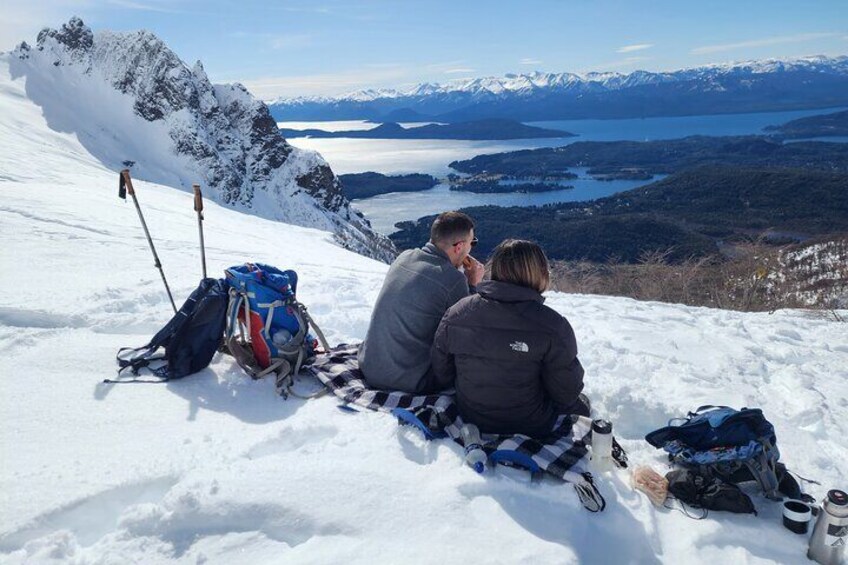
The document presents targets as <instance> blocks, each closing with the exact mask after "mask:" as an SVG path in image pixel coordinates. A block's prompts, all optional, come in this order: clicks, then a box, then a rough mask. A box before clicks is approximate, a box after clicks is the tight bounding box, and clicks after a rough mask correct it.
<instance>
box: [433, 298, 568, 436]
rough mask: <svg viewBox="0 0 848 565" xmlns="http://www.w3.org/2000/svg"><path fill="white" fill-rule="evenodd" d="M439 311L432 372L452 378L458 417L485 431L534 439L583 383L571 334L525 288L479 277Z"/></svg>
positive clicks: (563, 322) (562, 321)
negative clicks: (472, 291)
mask: <svg viewBox="0 0 848 565" xmlns="http://www.w3.org/2000/svg"><path fill="white" fill-rule="evenodd" d="M477 291H478V294H477V295H474V296H470V297H468V298H465V299H463V300H461V301H460V302H458V303H457V304H456V305H454V306H453V307H452V308H451V309H450V310H448V312H447V313H446V314H445V317H444V318H443V319H442V323H441V325H440V326H439V330H438V331H437V333H436V340H435V343H434V346H433V356H432V360H433V370H434V371H435V372H436V374H441V375H449V376H455V379H456V381H455V382H456V391H457V404H458V406H459V410H460V414H461V415H462V417H463V419H464V420H466V421H469V422H472V423H474V424H476V425H477V426H478V427H479V428H480V430H481V431H483V432H489V433H522V434H525V435H529V436H535V437H542V436H544V435H546V434H547V433H548V432H550V430H551V428H552V426H553V424H554V421H555V420H556V416H557V415H558V413H559V412H560V411H561V410H562V409H563V407H568V406H571V405H572V404H573V403H574V402H575V401H576V400H577V398H578V395H579V393H580V391H581V390H582V388H583V368H582V367H581V366H580V362H579V361H578V360H577V345H576V342H575V339H574V332H573V331H572V329H571V326H570V325H569V323H568V321H567V320H565V318H563V317H562V316H560V315H559V314H558V313H557V312H555V311H554V310H552V309H550V308H548V307H546V306H544V305H543V304H542V303H543V301H544V298H543V297H542V296H541V294H539V292H537V291H536V290H533V289H532V288H527V287H525V286H520V285H515V284H510V283H507V282H499V281H485V282H483V283H481V284H480V285H479V286H478V287H477Z"/></svg>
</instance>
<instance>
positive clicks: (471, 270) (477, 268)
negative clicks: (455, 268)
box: [462, 255, 485, 286]
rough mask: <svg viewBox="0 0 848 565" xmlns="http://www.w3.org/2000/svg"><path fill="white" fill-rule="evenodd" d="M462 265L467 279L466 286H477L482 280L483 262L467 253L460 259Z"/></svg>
mask: <svg viewBox="0 0 848 565" xmlns="http://www.w3.org/2000/svg"><path fill="white" fill-rule="evenodd" d="M462 267H463V269H465V277H466V278H467V279H468V286H477V285H478V284H480V281H482V280H483V271H484V270H485V267H483V263H481V262H480V261H478V260H477V259H475V258H474V257H472V256H471V255H469V256H468V257H466V258H465V259H464V260H463V261H462Z"/></svg>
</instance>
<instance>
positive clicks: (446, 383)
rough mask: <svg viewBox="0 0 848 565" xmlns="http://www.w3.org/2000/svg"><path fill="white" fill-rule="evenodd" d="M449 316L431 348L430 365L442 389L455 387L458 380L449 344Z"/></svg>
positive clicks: (442, 324) (439, 328)
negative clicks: (455, 381)
mask: <svg viewBox="0 0 848 565" xmlns="http://www.w3.org/2000/svg"><path fill="white" fill-rule="evenodd" d="M446 319H447V314H445V317H443V318H442V321H441V322H439V327H438V328H437V329H436V336H435V338H434V339H433V347H431V348H430V364H431V365H432V367H433V374H434V375H435V377H436V382H437V383H438V385H439V387H440V388H443V389H444V388H448V387H450V386H453V382H454V380H455V379H456V365H454V358H453V354H451V353H450V349H449V345H450V344H449V342H448V324H447V323H446V322H445V320H446Z"/></svg>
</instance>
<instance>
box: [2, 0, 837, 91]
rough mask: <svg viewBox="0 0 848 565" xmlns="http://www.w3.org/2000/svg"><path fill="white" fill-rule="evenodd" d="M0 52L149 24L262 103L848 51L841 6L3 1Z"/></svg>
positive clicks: (739, 0)
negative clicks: (519, 76) (81, 30)
mask: <svg viewBox="0 0 848 565" xmlns="http://www.w3.org/2000/svg"><path fill="white" fill-rule="evenodd" d="M2 3H3V18H2V22H0V49H2V50H7V49H10V48H12V47H13V46H14V45H15V44H17V43H19V42H20V41H22V40H27V41H29V42H33V41H34V39H35V35H36V33H37V32H38V30H39V29H40V28H42V27H45V26H49V27H58V26H59V25H61V24H62V23H63V22H65V21H67V20H68V19H69V18H70V17H71V16H73V15H78V16H80V17H82V18H83V20H85V22H86V23H87V24H88V25H89V26H91V27H92V28H93V29H95V30H98V29H112V30H135V29H140V28H145V29H149V30H151V31H153V32H154V33H156V34H157V35H159V36H160V37H161V38H162V39H164V40H165V42H166V43H167V44H168V45H169V46H170V47H171V48H172V49H174V50H175V51H176V52H177V54H178V55H179V56H180V57H181V58H182V59H183V60H185V61H186V62H188V63H189V64H192V63H193V62H194V61H195V60H197V59H200V60H201V61H203V64H204V66H205V68H206V71H207V73H208V74H209V76H210V78H211V79H212V80H213V81H215V82H233V81H239V82H242V83H244V84H245V85H247V86H248V88H250V89H251V91H253V92H254V93H255V94H256V95H258V96H260V97H261V98H264V99H270V98H273V97H276V96H298V95H312V94H322V95H333V94H340V93H344V92H348V91H351V90H356V89H360V88H373V87H404V86H409V85H411V84H415V83H419V82H445V81H448V80H451V79H455V78H466V77H472V76H489V75H502V74H505V73H509V72H517V73H520V72H528V71H533V70H541V71H550V72H562V71H570V72H578V73H583V72H587V71H593V70H594V71H620V72H630V71H633V70H636V69H646V70H652V71H655V70H673V69H678V68H684V67H692V66H698V65H703V64H710V63H721V62H726V61H734V60H746V59H761V58H771V57H795V56H803V55H818V54H823V55H845V54H848V0H826V1H825V0H822V1H815V0H807V1H796V2H784V1H781V0H770V1H746V0H736V1H724V0H717V1H708V2H707V1H704V2H690V1H688V0H682V1H681V0H677V1H673V2H670V1H651V0H641V1H611V0H596V1H591V0H561V1H554V0H523V1H521V2H506V1H504V2H498V1H496V0H489V1H477V0H474V1H470V0H469V1H463V0H450V1H446V0H430V1H427V2H412V1H400V0H396V1H389V0H359V1H339V0H327V1H322V0H314V1H301V0H282V1H279V2H259V1H255V0H240V1H230V0H204V1H201V0H173V1H167V2H166V1H163V0H66V1H62V2H58V1H55V0H45V1H41V2H32V1H31V0H30V1H27V2H25V1H23V0H2Z"/></svg>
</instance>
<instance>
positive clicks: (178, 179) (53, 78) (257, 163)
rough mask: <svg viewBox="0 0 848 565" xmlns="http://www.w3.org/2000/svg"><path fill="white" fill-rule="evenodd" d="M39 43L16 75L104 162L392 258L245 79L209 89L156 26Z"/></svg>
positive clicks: (74, 25) (83, 30) (14, 67)
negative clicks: (200, 189) (130, 164)
mask: <svg viewBox="0 0 848 565" xmlns="http://www.w3.org/2000/svg"><path fill="white" fill-rule="evenodd" d="M37 45H38V49H35V50H33V49H30V48H28V46H25V44H21V45H20V46H19V47H18V49H17V51H16V52H15V53H13V56H12V57H10V70H11V71H12V74H13V75H14V76H25V77H26V82H27V91H28V93H32V94H31V95H32V97H33V100H34V101H35V102H36V103H38V104H39V105H41V106H42V108H43V111H44V115H45V117H47V118H48V123H50V124H51V127H55V128H56V129H60V130H62V131H68V132H73V133H76V135H77V137H78V138H79V139H80V141H81V142H82V143H83V145H84V146H85V147H86V149H88V150H89V151H90V153H91V154H92V155H93V156H94V157H96V158H97V159H98V160H99V161H101V162H102V163H103V164H104V165H105V166H107V167H109V168H111V169H114V170H118V169H120V168H123V164H122V163H123V162H124V161H134V162H135V163H136V165H135V167H134V168H133V173H134V174H135V175H137V176H138V178H139V179H141V180H150V181H153V182H158V183H160V184H166V185H171V186H175V185H176V186H183V187H184V188H186V189H188V188H189V187H190V186H191V185H192V184H194V183H196V182H200V183H201V184H203V185H204V186H208V187H209V188H210V191H209V193H210V196H211V197H212V198H214V199H215V200H217V201H218V202H220V203H222V204H225V205H228V206H231V207H233V208H237V209H240V210H242V211H246V212H250V213H252V214H255V215H259V216H262V217H266V218H270V219H274V220H280V221H284V222H288V223H292V224H297V225H301V226H306V227H314V228H318V229H323V230H327V231H330V232H333V233H334V234H335V236H336V239H337V240H338V241H339V242H340V243H342V245H344V246H345V247H347V248H349V249H353V250H356V251H358V252H361V253H364V254H367V255H370V256H372V257H375V258H380V259H384V260H385V259H390V258H391V257H392V256H393V246H392V245H391V243H390V242H389V241H388V240H387V239H386V238H385V237H383V236H381V235H379V234H376V233H375V232H373V230H371V228H370V226H369V225H368V223H367V222H366V221H365V220H364V218H363V217H362V216H361V215H360V214H358V213H356V212H355V211H354V210H353V209H351V207H350V203H349V202H348V201H347V199H346V198H345V197H344V194H343V193H342V190H341V183H340V182H339V180H338V179H337V178H336V176H335V175H334V174H333V172H332V171H331V170H330V168H329V166H328V165H327V164H326V163H325V162H324V160H323V159H322V158H321V157H320V156H319V155H318V154H317V153H314V152H311V151H306V150H299V149H296V148H294V147H292V146H291V145H289V144H288V143H287V142H286V140H285V139H283V137H282V136H281V135H280V132H279V129H278V128H277V126H276V122H275V121H274V119H273V118H272V117H271V114H270V112H269V111H268V107H267V106H266V105H265V104H263V103H262V102H261V101H259V100H257V99H256V98H254V97H253V96H252V95H251V94H250V93H249V92H248V91H247V89H246V88H245V87H244V86H242V85H241V84H224V85H212V84H211V83H210V82H209V79H208V78H207V76H206V72H205V71H204V69H203V65H202V64H201V63H200V62H197V63H196V64H195V65H194V66H193V68H189V67H188V66H187V65H186V64H185V63H184V62H183V61H182V60H181V59H180V58H179V57H178V56H177V55H176V54H175V53H174V52H173V51H172V50H171V49H170V48H169V47H168V46H167V45H166V44H165V43H164V42H163V41H162V40H161V39H159V38H158V37H157V36H156V35H154V34H153V33H151V32H149V31H138V32H120V33H118V32H110V31H99V32H97V33H92V31H91V30H90V29H89V28H88V27H87V26H86V25H85V24H84V23H83V22H82V20H81V19H79V18H76V17H75V18H72V19H71V20H70V21H69V22H68V23H66V24H65V25H63V26H62V27H61V28H60V29H59V30H52V29H44V30H42V31H41V33H39V34H38V44H37ZM15 55H17V56H15ZM57 67H62V68H63V70H62V71H61V72H60V71H58V70H57ZM60 93H61V94H60Z"/></svg>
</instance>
